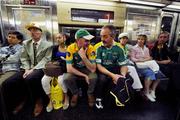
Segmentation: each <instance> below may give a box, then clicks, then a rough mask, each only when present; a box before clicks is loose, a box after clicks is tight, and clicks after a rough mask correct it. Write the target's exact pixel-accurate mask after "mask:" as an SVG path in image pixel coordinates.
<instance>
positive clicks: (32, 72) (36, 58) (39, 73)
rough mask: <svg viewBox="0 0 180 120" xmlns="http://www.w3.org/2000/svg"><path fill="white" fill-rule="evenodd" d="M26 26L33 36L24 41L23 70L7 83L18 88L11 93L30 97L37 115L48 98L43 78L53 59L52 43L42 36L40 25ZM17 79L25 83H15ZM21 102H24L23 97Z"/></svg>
mask: <svg viewBox="0 0 180 120" xmlns="http://www.w3.org/2000/svg"><path fill="white" fill-rule="evenodd" d="M26 28H27V30H29V32H30V34H31V37H32V38H31V39H29V40H25V41H24V42H23V48H22V54H21V57H20V60H21V68H22V70H21V71H20V72H18V73H17V74H15V75H13V76H12V77H11V78H9V79H8V81H7V84H6V85H7V86H8V84H11V86H13V87H14V88H16V89H15V91H11V94H14V95H16V96H17V98H18V97H19V96H20V94H24V96H26V97H28V98H27V100H29V103H31V107H32V109H34V111H33V115H34V116H35V117H36V116H38V115H39V114H40V113H41V111H42V110H43V103H44V104H45V100H46V94H45V93H44V91H43V89H42V85H41V79H42V77H43V76H44V72H43V69H44V67H45V64H46V63H47V62H48V61H50V60H51V56H52V47H51V46H52V43H51V42H48V41H46V40H45V39H43V38H42V29H41V27H40V26H39V25H37V24H35V23H32V24H29V25H27V26H26ZM15 81H20V83H22V82H25V84H24V85H19V84H18V85H17V84H14V82H15ZM25 86H26V87H25ZM7 89H8V88H7ZM9 89H11V88H9ZM16 90H17V91H18V92H16ZM21 102H22V103H24V102H23V100H22V99H21Z"/></svg>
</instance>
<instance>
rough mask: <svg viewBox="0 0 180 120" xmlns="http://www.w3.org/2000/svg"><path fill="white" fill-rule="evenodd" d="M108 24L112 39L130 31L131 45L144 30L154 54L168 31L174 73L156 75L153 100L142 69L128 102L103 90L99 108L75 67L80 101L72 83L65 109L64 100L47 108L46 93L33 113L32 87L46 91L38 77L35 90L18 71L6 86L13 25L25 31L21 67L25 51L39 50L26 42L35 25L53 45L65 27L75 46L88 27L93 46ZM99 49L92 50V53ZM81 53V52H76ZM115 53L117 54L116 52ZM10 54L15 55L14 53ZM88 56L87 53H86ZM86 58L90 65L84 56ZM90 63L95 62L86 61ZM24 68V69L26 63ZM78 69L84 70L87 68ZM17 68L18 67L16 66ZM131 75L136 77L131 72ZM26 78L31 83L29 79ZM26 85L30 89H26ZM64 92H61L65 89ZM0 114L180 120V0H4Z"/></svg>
mask: <svg viewBox="0 0 180 120" xmlns="http://www.w3.org/2000/svg"><path fill="white" fill-rule="evenodd" d="M28 24H31V25H32V26H33V25H36V24H37V25H38V26H35V27H31V28H30V27H29V28H28V27H27V25H28ZM107 25H112V26H114V27H115V32H114V33H113V34H114V35H113V36H114V37H113V40H114V42H113V45H114V44H115V43H116V42H117V44H118V42H119V37H118V36H119V34H121V33H127V34H128V35H127V36H126V38H128V41H127V43H128V44H130V45H131V46H136V43H137V44H138V42H137V41H139V35H140V36H141V35H146V36H147V40H146V41H145V40H144V41H145V42H146V43H145V44H146V47H147V48H148V49H149V51H150V53H149V54H151V50H152V49H153V48H154V46H155V44H156V43H157V41H159V39H160V36H161V35H162V34H165V33H166V34H167V35H168V37H167V40H166V43H165V44H166V46H167V49H168V53H169V54H168V55H169V57H168V60H171V62H169V63H168V64H171V65H170V67H169V69H168V72H169V73H171V75H169V74H168V75H166V74H165V77H163V78H158V80H159V81H160V82H159V84H158V86H157V90H156V100H155V98H153V99H154V101H153V102H152V100H149V99H148V96H146V94H145V93H144V90H145V89H146V87H147V86H146V81H145V80H144V79H145V78H144V77H143V76H141V75H139V73H138V75H139V76H140V80H141V83H142V85H143V88H141V89H135V90H132V96H131V97H130V98H131V99H130V101H129V102H128V103H127V104H125V106H118V105H116V104H115V101H116V98H115V97H113V96H112V95H111V94H110V93H109V92H106V93H104V94H105V95H104V96H105V98H104V102H103V104H104V108H103V109H98V107H97V106H96V104H94V105H93V106H91V107H90V98H89V94H87V92H86V91H87V89H88V90H89V88H88V85H89V84H87V83H86V82H85V80H86V79H85V80H81V77H80V76H81V75H80V76H78V73H77V72H76V73H75V74H76V75H77V76H78V78H79V80H77V81H78V82H77V84H78V85H77V86H78V91H77V97H78V96H79V97H78V98H77V99H78V103H77V105H76V106H75V107H73V105H71V103H72V102H73V101H72V99H73V97H74V94H72V92H71V90H70V89H69V87H68V90H67V91H68V92H67V93H66V94H67V96H69V98H68V106H67V108H65V109H64V106H63V107H62V106H61V107H60V108H58V109H55V107H54V110H52V111H48V110H47V106H48V105H49V104H48V102H49V101H51V97H49V96H47V95H46V97H45V98H42V99H46V100H45V101H46V102H45V103H43V105H42V106H41V108H39V109H41V110H40V112H39V113H38V115H35V112H34V111H33V106H34V105H35V103H34V101H33V100H31V99H33V98H32V97H33V94H34V93H31V92H32V91H33V92H37V93H38V92H39V91H41V89H42V91H43V88H42V85H41V82H42V81H41V79H40V78H39V81H40V82H39V83H37V82H35V83H33V84H34V86H33V85H32V89H34V90H31V88H30V87H25V86H21V85H19V84H21V83H17V82H14V81H15V80H17V79H18V77H17V78H16V77H15V78H14V81H11V83H10V84H8V85H9V86H8V89H7V88H6V87H4V85H5V86H6V84H7V83H8V80H9V78H7V79H5V77H4V75H5V74H6V73H8V72H11V71H13V72H14V71H15V70H9V71H3V70H4V69H3V67H4V66H5V64H10V63H8V62H5V61H6V60H8V59H10V57H11V54H10V53H8V54H7V55H6V56H5V57H3V55H4V54H5V53H3V50H4V49H5V48H6V47H7V46H9V48H10V43H9V39H10V38H9V37H10V34H11V33H12V31H18V32H20V33H21V34H22V35H23V38H22V39H23V43H22V45H21V46H22V49H23V50H22V55H20V56H19V57H18V58H17V59H18V60H19V63H18V64H20V68H21V62H24V61H25V60H24V59H23V60H22V59H21V57H22V56H27V57H28V59H27V61H26V62H27V63H30V62H31V60H30V59H29V58H31V57H32V56H33V55H34V54H35V52H34V53H32V54H26V53H24V51H28V50H27V49H28V48H27V47H26V45H27V44H28V42H26V41H28V40H32V38H33V37H32V36H33V32H32V31H35V28H36V30H39V32H41V33H42V36H41V39H42V40H44V41H47V42H49V44H52V46H55V45H57V43H58V42H57V41H56V37H55V36H56V35H57V34H58V33H61V35H65V34H66V36H68V39H67V41H66V42H67V43H68V44H69V46H67V50H68V48H69V47H70V46H71V45H70V44H73V43H74V42H75V43H76V42H77V43H76V44H78V41H77V36H78V35H77V32H78V31H79V30H87V31H88V32H89V33H88V34H91V35H93V36H94V37H93V38H92V39H91V41H90V43H89V44H91V46H95V45H96V44H97V43H99V42H101V40H102V37H103V35H102V31H103V29H104V27H103V26H107ZM33 28H34V29H33ZM13 35H16V37H17V34H13ZM36 35H37V34H36ZM37 36H38V35H37ZM82 38H83V37H82ZM84 39H85V38H84ZM87 40H88V39H87ZM87 40H86V41H87ZM32 41H33V40H32ZM41 42H42V41H41ZM18 44H19V43H18ZM33 45H34V42H33ZM118 45H119V44H118ZM39 47H40V45H39V43H38V48H39ZM44 47H45V46H44ZM101 47H103V45H101ZM104 47H105V45H104ZM118 48H119V47H118ZM29 49H31V48H29ZM65 49H66V47H65ZM99 49H100V48H98V49H97V51H96V53H98V50H99ZM108 49H111V48H107V50H108ZM80 50H81V49H80ZM80 50H79V51H80ZM83 50H84V49H83ZM86 50H87V49H86ZM86 50H84V51H86ZM9 51H10V49H9ZM9 51H8V52H9ZM19 51H20V50H19ZM34 51H35V50H34ZM81 52H82V51H81ZM159 52H160V49H159ZM96 53H95V52H92V54H91V56H93V55H94V54H96ZM39 54H41V53H39ZM77 54H80V53H79V52H77ZM112 54H113V55H114V53H112ZM152 54H153V52H152ZM163 54H166V53H163ZM12 55H15V53H13V54H12ZM42 55H43V56H42V57H44V58H46V56H45V55H46V54H43V53H42ZM67 56H68V57H67ZM70 56H71V53H69V52H67V53H66V64H67V69H69V68H68V64H69V63H67V61H68V60H67V59H68V58H70ZM85 56H88V55H87V54H85ZM94 56H96V55H94ZM80 57H81V56H80ZM96 57H97V56H96ZM44 58H43V59H44ZM86 58H87V57H86ZM17 59H16V61H17ZM36 59H39V58H36ZM73 59H76V57H73ZM76 60H77V59H76ZM33 61H35V58H33ZM82 61H84V60H83V59H82ZM102 61H103V60H102ZM152 61H155V60H152ZM46 62H47V61H46ZM75 62H76V61H75ZM96 62H97V59H96ZM155 62H156V61H155ZM84 63H85V65H86V62H84ZM157 63H158V62H157ZM16 64H17V63H16ZM73 64H75V63H72V65H73ZM88 64H91V63H90V62H88ZM37 65H39V63H37ZM44 65H45V64H44ZM157 65H159V64H157ZM159 66H160V65H159ZM6 67H7V66H6ZM9 67H11V65H9ZM35 67H36V66H34V68H27V71H28V70H29V71H30V70H34V69H36V68H35ZM96 67H97V66H96ZM134 67H135V68H137V69H138V64H134ZM165 67H166V66H165ZM20 68H19V69H20ZM97 68H99V67H97ZM97 68H96V69H97ZM41 69H43V68H41ZM20 70H21V71H22V69H20ZM160 70H161V66H160ZM24 71H25V72H26V69H24ZM34 71H35V70H34ZM79 71H83V69H82V70H79ZM97 71H98V70H96V73H97V74H98V73H99V71H98V72H97ZM68 72H69V71H68ZM16 73H18V72H17V71H16ZM19 73H20V72H19ZM30 74H31V73H30ZM45 74H46V73H45ZM13 75H14V74H13ZM24 75H25V74H23V78H25V76H24ZM37 76H40V75H37ZM42 77H43V76H42ZM42 77H41V78H42ZM99 77H100V76H98V79H97V84H96V87H95V88H94V89H95V90H94V95H95V98H96V99H95V100H97V97H96V89H98V88H99V86H98V85H99V84H98V81H99V80H100V78H99ZM131 77H132V78H133V76H131ZM11 78H12V76H11ZM43 78H44V77H43ZM52 78H53V77H52ZM63 79H64V78H63ZM52 81H53V79H52V80H51V82H49V86H50V87H52V86H53V83H52ZM147 81H148V80H147ZM36 83H37V84H38V85H39V86H38V85H37V84H36ZM26 84H29V83H28V82H27V83H26ZM42 84H43V83H42ZM56 84H57V83H56ZM65 85H66V84H65ZM19 86H21V87H19ZM27 86H28V85H27ZM36 88H38V89H37V91H35V90H36ZM58 88H59V87H58ZM60 88H61V87H60ZM125 88H126V87H125ZM25 89H27V91H26V90H25ZM62 89H63V88H62ZM107 89H108V88H107ZM16 90H17V91H16ZM51 90H52V89H51ZM13 91H14V92H13ZM22 91H23V92H25V91H26V93H25V95H26V96H28V97H27V98H23V97H24V96H22V95H21V94H19V92H22ZM61 91H62V90H61ZM63 91H64V90H63ZM51 93H52V91H51ZM11 94H13V95H11ZM44 94H45V93H44ZM61 94H63V93H62V92H61ZM58 96H60V95H56V96H55V97H56V98H57V99H59V98H58ZM48 97H49V98H50V99H49V98H48ZM7 98H8V99H7ZM21 98H23V99H24V100H25V102H21V103H20V104H18V106H15V104H17V101H18V100H20V99H21ZM61 98H62V99H63V98H64V99H65V95H64V97H63V95H61ZM70 98H71V99H70ZM123 98H124V97H123ZM62 101H63V100H61V102H62ZM64 101H65V100H64ZM76 102H77V101H76ZM91 102H92V101H91ZM96 102H97V101H96ZM88 103H89V105H88ZM52 104H56V103H52ZM59 104H60V103H59ZM12 107H13V108H12ZM35 107H36V105H35ZM0 120H180V0H1V1H0Z"/></svg>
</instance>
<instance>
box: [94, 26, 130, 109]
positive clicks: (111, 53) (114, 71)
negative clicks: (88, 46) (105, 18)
mask: <svg viewBox="0 0 180 120" xmlns="http://www.w3.org/2000/svg"><path fill="white" fill-rule="evenodd" d="M100 35H101V42H100V43H97V44H96V45H95V46H94V48H95V49H96V63H97V68H98V71H99V74H98V75H99V82H98V85H97V96H96V107H97V108H98V109H103V105H102V98H103V92H104V91H105V88H109V85H113V84H116V83H117V80H118V79H119V78H120V77H124V78H125V76H126V74H127V71H128V68H127V67H126V59H125V56H124V54H123V50H122V49H121V48H120V47H119V46H118V45H117V44H116V43H115V41H114V39H115V36H116V29H115V27H114V26H113V25H106V26H104V27H102V29H101V32H100Z"/></svg>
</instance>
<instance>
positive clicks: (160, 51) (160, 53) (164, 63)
mask: <svg viewBox="0 0 180 120" xmlns="http://www.w3.org/2000/svg"><path fill="white" fill-rule="evenodd" d="M166 39H167V35H166V32H162V33H160V34H159V36H158V40H157V42H156V43H155V44H154V47H153V48H152V50H151V55H152V57H153V59H154V60H156V62H157V63H158V64H159V66H160V70H161V71H162V72H163V73H164V74H165V75H166V76H168V77H170V76H171V74H172V73H171V72H172V71H171V70H170V69H169V67H170V64H171V63H172V61H171V59H170V56H169V50H168V46H167V45H166V42H167V41H166Z"/></svg>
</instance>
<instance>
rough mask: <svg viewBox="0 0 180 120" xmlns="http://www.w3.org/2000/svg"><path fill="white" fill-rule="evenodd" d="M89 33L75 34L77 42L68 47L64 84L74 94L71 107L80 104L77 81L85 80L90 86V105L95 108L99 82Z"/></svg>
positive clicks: (79, 31)
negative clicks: (97, 82)
mask: <svg viewBox="0 0 180 120" xmlns="http://www.w3.org/2000/svg"><path fill="white" fill-rule="evenodd" d="M93 37H94V36H92V35H91V34H90V33H89V32H88V31H86V30H84V29H79V30H78V31H77V32H76V34H75V39H76V42H75V43H73V44H71V45H70V46H68V48H67V54H66V65H67V73H66V74H65V75H64V82H65V84H66V86H67V88H69V89H70V91H71V93H72V98H71V107H75V106H76V105H77V102H78V87H77V84H76V82H77V80H79V79H84V80H85V81H86V83H87V84H88V90H87V94H88V104H89V106H90V107H93V106H94V102H95V99H94V95H93V94H94V89H95V85H96V81H97V75H96V73H95V71H96V63H95V51H94V49H93V46H92V45H90V40H91V39H92V38H93Z"/></svg>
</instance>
